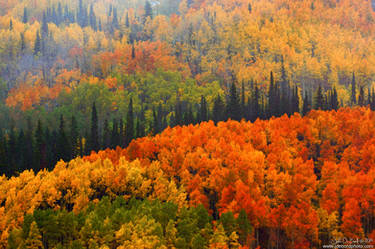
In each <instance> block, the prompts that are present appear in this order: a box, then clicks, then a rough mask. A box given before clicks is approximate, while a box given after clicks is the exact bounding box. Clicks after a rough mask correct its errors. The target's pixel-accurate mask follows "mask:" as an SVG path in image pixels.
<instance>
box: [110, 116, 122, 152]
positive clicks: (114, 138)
mask: <svg viewBox="0 0 375 249" xmlns="http://www.w3.org/2000/svg"><path fill="white" fill-rule="evenodd" d="M119 137H120V136H119V132H118V124H117V120H116V119H113V124H112V132H111V148H112V149H115V148H116V146H119V145H120V140H119Z"/></svg>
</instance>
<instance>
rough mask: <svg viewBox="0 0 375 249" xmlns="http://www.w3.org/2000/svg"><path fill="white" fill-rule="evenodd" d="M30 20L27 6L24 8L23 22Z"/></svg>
mask: <svg viewBox="0 0 375 249" xmlns="http://www.w3.org/2000/svg"><path fill="white" fill-rule="evenodd" d="M28 20H29V17H28V14H27V8H26V7H25V8H23V17H22V22H23V23H27V22H28Z"/></svg>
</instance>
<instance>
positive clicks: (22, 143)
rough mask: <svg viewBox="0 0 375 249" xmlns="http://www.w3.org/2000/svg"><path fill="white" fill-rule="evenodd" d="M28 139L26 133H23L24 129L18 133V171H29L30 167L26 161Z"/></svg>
mask: <svg viewBox="0 0 375 249" xmlns="http://www.w3.org/2000/svg"><path fill="white" fill-rule="evenodd" d="M26 150H27V148H26V138H25V133H24V132H23V129H21V131H20V132H19V133H18V138H17V149H16V151H17V152H18V156H17V158H16V159H17V169H16V170H17V171H18V172H22V171H24V170H26V169H28V168H29V167H28V166H29V165H28V163H29V162H27V161H26V158H25V155H26Z"/></svg>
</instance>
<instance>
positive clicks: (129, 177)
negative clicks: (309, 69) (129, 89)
mask: <svg viewBox="0 0 375 249" xmlns="http://www.w3.org/2000/svg"><path fill="white" fill-rule="evenodd" d="M374 131H375V112H372V111H371V110H369V109H368V108H364V107H363V108H355V109H349V108H344V109H340V110H339V111H312V112H311V113H310V114H309V115H307V116H305V117H301V116H300V115H299V114H295V115H293V116H291V117H287V116H286V115H285V116H283V117H281V118H271V119H270V120H267V121H262V120H257V121H256V122H254V123H250V122H244V121H242V122H237V121H231V120H229V121H227V122H219V123H218V124H217V125H215V124H214V123H213V122H211V121H209V122H204V123H201V124H199V125H189V126H184V127H175V128H173V129H171V128H167V129H166V130H165V131H164V132H162V133H161V134H159V135H156V136H154V137H144V138H140V139H137V140H134V141H133V142H132V143H131V144H130V145H129V147H128V148H126V149H121V148H119V147H118V148H117V149H116V150H110V149H107V150H105V151H100V152H98V153H94V152H93V153H92V154H91V155H90V156H87V157H84V158H82V159H81V158H77V159H75V160H73V161H71V162H68V163H65V162H60V163H58V164H57V165H56V167H55V169H54V170H52V171H51V172H48V171H41V172H39V173H38V174H36V175H35V174H34V173H33V172H31V171H25V172H23V173H21V174H20V175H19V176H18V177H12V178H10V179H7V178H6V177H2V178H1V179H0V231H2V233H1V239H0V242H1V243H2V245H3V246H5V245H6V244H7V243H8V242H7V241H8V239H9V238H11V239H12V243H15V242H14V241H17V238H18V237H19V238H22V232H21V233H20V231H21V230H22V229H23V230H25V223H24V217H25V215H26V214H33V213H34V217H36V218H35V219H36V224H38V225H37V227H39V229H40V233H42V234H43V233H46V232H47V230H48V229H47V228H45V227H44V225H43V224H44V223H41V221H38V217H39V216H38V215H36V214H35V212H36V211H37V210H40V209H43V210H45V209H52V210H55V211H56V210H66V211H68V212H73V213H74V214H79V213H80V212H86V213H87V212H89V211H87V208H88V206H90V205H89V204H90V203H93V204H95V203H98V202H99V201H100V200H101V199H102V198H103V197H106V198H109V199H110V200H115V199H116V198H118V197H121V198H123V199H124V200H125V201H130V200H131V199H132V198H136V199H138V200H143V201H146V200H147V199H149V200H155V199H157V200H160V201H162V202H172V203H175V205H176V206H178V207H179V210H180V211H177V212H182V213H180V215H182V214H183V212H185V211H186V209H185V207H192V208H194V207H199V205H200V204H202V205H203V206H204V207H205V209H206V210H207V211H208V212H209V214H210V217H211V219H212V220H213V221H212V222H211V224H213V227H212V229H213V230H212V234H211V235H207V234H206V235H205V232H204V231H202V232H201V235H202V238H203V239H206V242H205V245H207V246H211V247H212V248H239V247H240V246H243V247H244V248H257V247H259V248H320V247H321V245H323V244H327V243H329V242H330V241H331V240H332V239H333V238H336V239H338V238H343V237H347V238H353V239H355V238H360V239H361V238H362V239H363V238H369V239H375V167H374V166H375V153H374V152H375V146H374V143H375V135H374V134H375V133H374ZM116 205H117V204H116ZM129 205H130V204H129ZM85 210H86V211H85ZM90 210H91V209H90ZM181 210H185V211H181ZM55 211H54V212H55ZM90 212H91V211H90ZM192 212H193V211H192ZM194 212H195V211H194ZM231 214H233V217H232V216H231ZM57 216H58V215H57ZM198 216H199V215H198ZM228 217H229V218H228ZM230 217H232V218H230ZM236 217H237V219H239V218H238V217H247V219H246V220H247V221H248V223H249V226H250V227H249V229H248V230H246V229H245V230H246V231H248V233H245V235H246V236H245V237H243V234H244V233H243V231H244V228H243V227H244V226H241V224H242V225H243V222H242V223H241V222H238V220H237V221H236ZM103 219H104V218H103ZM109 220H110V219H109V218H108V220H107V221H106V222H109ZM177 220H178V219H177ZM167 223H168V222H167ZM22 224H23V226H22ZM173 224H175V226H176V229H177V230H176V231H178V232H177V233H178V234H179V236H180V231H182V230H179V229H181V227H180V226H178V225H177V224H178V222H177V221H176V223H173ZM228 224H229V225H228ZM230 224H232V225H233V226H230ZM28 225H29V226H30V227H32V226H34V227H33V228H32V230H33V232H38V231H36V230H38V229H37V228H36V227H35V226H36V225H35V224H34V225H31V222H29V223H28ZM170 226H172V227H173V225H170ZM115 227H116V226H115ZM91 228H92V229H96V228H95V227H94V226H93V227H91ZM19 229H21V230H19ZM30 229H31V228H30ZM30 229H29V228H28V229H26V230H27V231H29V230H30ZM46 229H47V230H46ZM86 229H87V228H86ZM123 229H124V228H123ZM168 229H171V227H169V228H168ZM202 229H203V228H202ZM34 230H35V231H34ZM220 231H221V232H220ZM122 232H124V231H122ZM206 232H207V231H206ZM233 232H234V234H232V233H233ZM113 233H116V234H118V233H121V232H119V231H113ZM214 233H216V235H215V236H214V235H213V234H214ZM219 233H221V234H222V235H223V236H224V237H220V236H219V237H220V238H221V239H218V238H217V236H218V234H219ZM19 234H21V235H19ZM99 234H100V233H99ZM225 234H226V235H225ZM81 235H82V234H81ZM241 235H242V236H241ZM17 236H18V237H17ZM82 236H83V235H82ZM82 236H81V237H80V240H85V238H86V237H84V236H83V237H82ZM98 236H99V235H98ZM98 236H97V237H92V238H91V239H93V240H95V239H96V241H97V243H99V244H98V245H99V246H110V245H109V244H106V242H105V240H104V239H103V240H100V239H99V237H100V236H99V237H98ZM158 236H159V235H158ZM160 236H161V237H160V238H164V239H165V236H167V235H166V234H165V231H164V233H163V232H162V233H161V234H160ZM163 236H164V237H163ZM181 236H182V235H181ZM225 236H226V237H225ZM27 237H28V234H26V236H25V237H24V238H27ZM43 238H44V239H45V237H43ZM186 238H187V237H186ZM214 238H215V239H214ZM86 239H88V238H86ZM20 240H22V239H20ZM163 241H164V240H162V239H160V241H159V242H160V243H164V242H163ZM185 242H186V243H185V244H184V246H188V247H190V246H192V244H191V243H193V242H191V241H185ZM20 243H21V242H20ZM43 243H49V242H48V241H47V242H46V241H43ZM81 243H82V244H85V243H86V242H85V241H81ZM87 243H88V242H87ZM165 243H166V242H165ZM171 243H172V242H171ZM173 243H174V244H173ZM173 243H172V244H173V246H175V247H177V248H184V247H179V245H180V244H179V243H177V242H173ZM219 244H220V246H222V247H219V246H218V245H219ZM154 245H155V244H154ZM165 245H167V244H165ZM170 246H171V245H170V244H169V246H167V247H170ZM102 248H107V247H102Z"/></svg>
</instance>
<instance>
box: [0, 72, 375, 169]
mask: <svg viewBox="0 0 375 249" xmlns="http://www.w3.org/2000/svg"><path fill="white" fill-rule="evenodd" d="M356 85H357V84H356V82H355V75H354V74H353V81H352V89H353V92H352V105H359V106H367V105H369V106H370V107H371V109H372V110H375V94H374V92H373V91H370V90H368V91H367V94H365V92H364V89H363V87H360V90H359V95H358V94H357V92H356ZM269 86H270V87H269V89H268V91H266V92H264V91H262V90H261V89H260V88H259V87H258V86H257V84H256V83H255V84H254V83H249V84H247V85H245V83H242V87H241V88H240V89H237V87H236V84H234V83H232V85H231V88H230V90H229V92H228V94H227V95H225V96H220V94H218V95H217V96H216V97H215V98H214V99H213V100H212V102H213V103H212V104H209V103H208V101H207V100H206V98H205V97H204V96H201V97H200V103H194V102H193V103H192V102H189V101H183V100H180V99H179V97H177V99H176V102H175V105H174V106H172V105H171V106H170V107H169V108H168V106H167V107H165V105H162V104H159V105H157V106H154V107H153V108H152V110H147V109H146V110H145V109H143V107H142V108H141V110H140V112H135V111H134V106H133V100H132V98H130V100H129V101H128V106H127V108H126V110H127V111H126V115H125V116H124V117H119V118H118V119H116V118H113V119H112V120H108V119H104V120H100V119H99V117H98V112H97V108H96V106H95V103H93V105H92V108H91V120H90V129H88V126H87V125H86V129H83V128H79V126H78V123H77V120H76V117H75V116H74V115H72V116H70V117H64V116H63V115H62V114H61V115H60V117H59V122H58V123H57V125H58V126H57V127H55V128H54V127H48V126H46V125H44V124H43V123H42V122H41V120H32V119H31V118H29V119H27V122H26V129H25V130H24V129H22V128H21V129H16V128H15V125H14V123H13V124H11V127H10V128H9V129H6V130H4V131H6V133H5V132H1V133H0V140H1V144H0V153H1V155H2V156H1V161H0V173H5V174H6V175H8V176H10V175H13V174H15V173H17V172H22V171H23V170H26V169H33V170H34V171H39V170H41V169H43V168H48V169H52V168H53V166H54V165H55V164H56V163H57V161H59V160H61V159H62V160H64V161H69V160H71V159H73V158H75V157H77V156H83V155H88V154H90V152H91V151H98V150H100V149H106V148H112V149H115V148H116V147H117V146H120V147H123V148H124V147H127V146H128V145H129V143H130V142H131V141H132V140H133V139H134V138H139V137H144V136H146V135H149V134H151V135H152V134H157V133H160V132H162V131H163V130H164V129H165V128H167V127H168V126H169V127H174V126H178V125H189V124H197V123H200V122H204V121H208V120H213V121H214V122H215V123H217V122H219V121H225V120H227V119H232V120H237V121H240V120H242V119H245V120H250V121H252V122H254V121H255V120H256V119H258V118H260V119H269V118H271V117H279V116H282V115H284V114H287V115H289V116H290V115H292V114H294V113H296V112H297V113H301V114H303V115H306V114H307V113H308V112H309V111H310V110H311V109H317V110H337V109H338V108H339V107H340V106H341V105H340V103H339V100H338V96H337V91H336V88H335V87H334V88H332V89H331V90H329V91H326V92H324V91H323V89H322V87H320V86H319V87H318V89H317V90H316V92H314V93H308V92H305V94H304V97H303V99H301V96H300V93H299V90H298V88H297V87H296V86H294V87H293V86H290V85H289V84H288V83H287V82H286V81H285V80H281V81H276V80H275V79H274V76H273V73H272V72H271V74H270V84H269ZM245 88H248V89H246V90H245ZM357 96H358V97H357ZM300 101H302V103H300ZM146 113H148V115H149V116H150V117H149V118H148V119H146ZM34 126H35V127H34ZM16 130H17V131H16Z"/></svg>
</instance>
